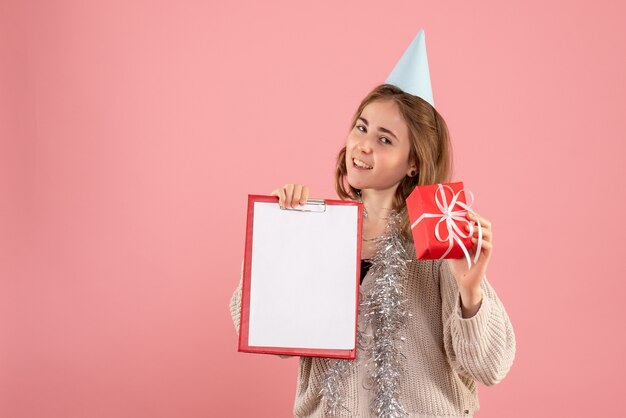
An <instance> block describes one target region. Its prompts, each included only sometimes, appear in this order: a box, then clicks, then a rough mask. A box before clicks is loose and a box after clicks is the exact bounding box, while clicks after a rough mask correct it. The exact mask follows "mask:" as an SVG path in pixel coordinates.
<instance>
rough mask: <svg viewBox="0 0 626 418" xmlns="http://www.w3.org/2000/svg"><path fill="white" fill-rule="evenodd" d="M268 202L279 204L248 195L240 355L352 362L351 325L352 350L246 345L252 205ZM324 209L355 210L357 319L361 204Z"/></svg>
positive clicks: (329, 201) (269, 198)
mask: <svg viewBox="0 0 626 418" xmlns="http://www.w3.org/2000/svg"><path fill="white" fill-rule="evenodd" d="M255 202H269V203H272V202H274V203H276V204H278V196H266V195H248V209H247V219H246V239H245V247H244V266H243V280H242V288H241V315H240V327H239V348H238V351H239V352H244V353H255V354H277V355H287V356H304V357H328V358H340V359H348V360H354V359H355V358H356V346H357V326H358V321H355V324H354V348H353V349H347V350H346V349H312V348H286V347H259V346H250V345H249V344H248V333H249V323H250V277H251V276H250V272H251V268H252V238H253V237H252V232H253V230H254V225H253V223H254V203H255ZM324 202H325V203H326V205H344V206H357V208H358V216H357V219H358V220H357V251H356V265H357V269H356V278H355V286H356V290H355V294H356V306H355V316H354V317H355V318H358V315H359V288H360V286H361V280H360V278H361V231H362V227H363V204H362V203H360V202H355V201H351V200H336V199H324Z"/></svg>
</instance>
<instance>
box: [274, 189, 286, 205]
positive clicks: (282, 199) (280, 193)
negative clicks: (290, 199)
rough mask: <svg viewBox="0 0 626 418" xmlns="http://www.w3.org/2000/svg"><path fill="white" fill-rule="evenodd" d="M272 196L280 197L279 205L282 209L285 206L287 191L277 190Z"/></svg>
mask: <svg viewBox="0 0 626 418" xmlns="http://www.w3.org/2000/svg"><path fill="white" fill-rule="evenodd" d="M272 196H278V205H279V206H280V207H281V209H282V208H283V207H284V204H285V191H284V190H283V189H282V188H281V189H276V190H274V191H273V192H272Z"/></svg>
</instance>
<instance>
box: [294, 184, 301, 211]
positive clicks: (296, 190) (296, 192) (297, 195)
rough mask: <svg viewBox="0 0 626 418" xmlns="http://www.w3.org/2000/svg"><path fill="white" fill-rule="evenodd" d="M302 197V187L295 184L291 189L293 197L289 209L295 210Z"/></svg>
mask: <svg viewBox="0 0 626 418" xmlns="http://www.w3.org/2000/svg"><path fill="white" fill-rule="evenodd" d="M301 195H302V185H301V184H296V185H294V187H293V197H292V201H291V207H292V208H295V207H296V206H298V205H299V204H300V196H301Z"/></svg>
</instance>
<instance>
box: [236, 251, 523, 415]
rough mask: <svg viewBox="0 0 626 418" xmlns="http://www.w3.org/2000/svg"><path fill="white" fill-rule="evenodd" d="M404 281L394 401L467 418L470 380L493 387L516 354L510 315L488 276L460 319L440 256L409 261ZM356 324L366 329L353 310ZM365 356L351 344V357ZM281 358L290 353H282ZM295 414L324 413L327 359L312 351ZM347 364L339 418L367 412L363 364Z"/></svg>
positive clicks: (413, 411) (416, 411) (474, 404)
mask: <svg viewBox="0 0 626 418" xmlns="http://www.w3.org/2000/svg"><path fill="white" fill-rule="evenodd" d="M369 278H370V272H368V274H367V275H366V276H365V279H364V280H363V284H362V285H361V294H365V293H367V291H368V290H369V287H370V286H371V285H372V283H371V280H369ZM402 284H403V287H404V289H405V292H406V297H407V299H408V300H407V308H408V310H409V311H410V312H411V313H412V316H411V317H410V318H409V319H408V320H407V322H406V327H405V329H404V332H403V335H404V337H405V338H406V341H405V343H404V348H403V350H402V355H403V356H404V357H405V360H404V362H405V364H404V367H405V369H406V373H404V379H403V380H402V381H401V382H400V394H401V395H400V401H401V402H402V405H403V406H404V407H405V409H406V410H407V411H408V412H409V417H414V418H430V417H446V416H447V417H456V416H459V417H471V416H472V415H473V414H474V413H475V412H476V411H477V410H479V408H480V404H479V401H478V393H477V389H476V381H478V382H480V383H482V384H484V385H486V386H492V385H495V384H497V383H499V382H500V381H501V380H502V379H503V378H504V377H505V376H506V374H507V373H508V372H509V370H510V368H511V366H512V364H513V360H514V358H515V349H516V344H515V334H514V332H513V326H512V324H511V321H510V319H509V317H508V315H507V313H506V310H505V309H504V306H503V305H502V302H501V301H500V299H499V298H498V296H497V294H496V292H495V290H494V289H493V287H492V286H491V284H490V283H489V281H488V280H487V278H486V277H484V278H483V280H482V282H481V288H482V292H483V301H482V303H481V305H480V308H479V310H478V312H477V313H476V314H475V315H474V316H473V317H471V318H462V317H461V299H460V294H459V290H458V287H457V283H456V280H455V279H454V277H453V276H452V273H451V272H450V269H449V267H448V262H447V261H446V260H412V261H410V262H409V264H408V274H407V276H406V277H405V278H404V281H403V283H402ZM240 311H241V280H240V281H239V285H238V287H237V289H235V291H234V293H233V295H232V297H231V300H230V312H231V316H232V319H233V323H234V324H235V329H236V330H237V332H239V320H240ZM359 330H360V331H362V332H364V333H365V334H366V335H373V332H372V330H371V329H365V328H364V321H363V318H361V316H360V313H359ZM362 355H363V350H362V349H361V347H357V357H358V358H360V356H362ZM281 357H283V358H287V357H289V356H281ZM299 359H300V364H299V370H298V382H297V389H296V399H295V403H294V409H293V413H294V416H295V417H323V416H324V415H323V411H324V408H323V405H321V403H322V402H323V399H322V398H321V396H320V395H319V392H320V388H321V381H322V379H323V378H324V376H325V374H326V371H327V370H328V369H327V368H328V362H327V361H325V359H323V358H318V357H300V358H299ZM353 363H354V364H353V366H352V367H351V368H350V370H349V372H348V373H347V374H346V375H345V379H346V381H345V382H343V384H342V385H341V386H342V388H343V390H344V391H345V392H344V394H343V398H344V400H345V405H346V406H347V407H348V409H349V410H350V412H348V411H343V412H342V413H341V414H339V415H338V416H339V417H341V418H357V417H359V418H364V417H371V415H370V412H369V410H370V408H369V403H370V402H371V399H372V398H371V397H372V396H373V394H372V391H371V390H370V389H371V386H372V384H371V382H369V381H368V375H367V372H366V370H365V369H364V368H363V366H357V365H356V362H353Z"/></svg>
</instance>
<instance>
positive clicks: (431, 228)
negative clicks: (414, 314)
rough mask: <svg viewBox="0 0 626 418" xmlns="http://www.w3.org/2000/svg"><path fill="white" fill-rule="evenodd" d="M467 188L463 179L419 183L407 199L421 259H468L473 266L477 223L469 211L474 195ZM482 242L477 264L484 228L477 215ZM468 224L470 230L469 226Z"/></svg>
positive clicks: (479, 243)
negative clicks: (428, 183)
mask: <svg viewBox="0 0 626 418" xmlns="http://www.w3.org/2000/svg"><path fill="white" fill-rule="evenodd" d="M465 193H466V192H465V190H464V189H463V182H456V183H439V184H431V185H427V186H417V187H415V190H413V192H411V194H410V195H409V196H408V197H407V199H406V205H407V209H408V212H409V219H410V221H411V231H412V233H413V242H414V244H415V254H416V257H417V259H419V260H434V259H443V258H463V257H464V256H465V258H466V259H467V264H468V268H470V267H471V257H470V255H469V249H471V248H472V246H473V243H472V236H473V234H474V225H472V222H471V221H470V220H469V219H468V218H467V212H468V211H469V212H470V213H474V211H473V210H472V209H471V206H472V204H473V202H474V195H473V194H472V192H471V191H469V190H468V191H467V193H468V194H469V196H470V198H471V201H470V202H469V203H467V197H466V194H465ZM475 220H476V221H477V226H478V241H477V251H476V254H475V257H474V263H476V261H477V260H478V256H479V255H480V247H481V244H482V229H481V226H480V222H479V221H478V219H477V218H475ZM466 225H469V226H470V229H469V230H467V229H466V228H465V226H466Z"/></svg>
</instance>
